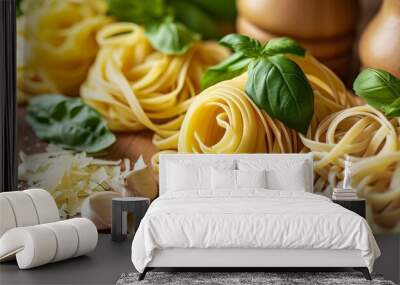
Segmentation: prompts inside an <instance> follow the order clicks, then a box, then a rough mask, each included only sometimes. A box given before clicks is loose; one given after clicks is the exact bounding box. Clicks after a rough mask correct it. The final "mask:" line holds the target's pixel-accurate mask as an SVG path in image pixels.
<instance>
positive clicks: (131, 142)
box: [17, 106, 158, 164]
mask: <svg viewBox="0 0 400 285" xmlns="http://www.w3.org/2000/svg"><path fill="white" fill-rule="evenodd" d="M25 115H26V107H25V106H19V107H18V110H17V125H18V139H17V141H18V143H17V148H18V152H19V151H23V152H25V153H26V154H32V153H38V152H44V151H45V150H46V146H47V143H45V142H43V141H40V140H39V139H38V138H37V137H36V135H35V133H34V132H33V130H32V128H31V127H30V126H29V124H28V123H27V122H26V120H25ZM116 136H117V141H116V143H114V144H113V145H112V146H111V147H110V148H109V149H108V150H107V154H106V155H105V156H104V158H106V159H112V160H118V159H121V158H129V159H130V160H131V162H135V161H136V160H137V159H138V158H139V156H140V155H143V158H144V160H145V162H146V163H147V164H150V159H151V157H152V156H153V155H154V154H155V153H157V151H158V150H157V148H156V147H155V146H154V145H153V143H152V142H151V139H152V136H153V133H152V132H150V131H142V132H137V133H134V132H130V133H119V134H116Z"/></svg>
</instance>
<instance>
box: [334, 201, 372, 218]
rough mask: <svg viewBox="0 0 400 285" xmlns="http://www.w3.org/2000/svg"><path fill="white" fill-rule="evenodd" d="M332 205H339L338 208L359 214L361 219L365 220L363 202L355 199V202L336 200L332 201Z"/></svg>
mask: <svg viewBox="0 0 400 285" xmlns="http://www.w3.org/2000/svg"><path fill="white" fill-rule="evenodd" d="M332 202H333V203H336V204H339V205H340V206H342V207H344V208H346V209H348V210H350V211H352V212H354V213H356V214H359V215H360V216H361V217H363V218H364V219H365V200H364V199H357V200H336V199H332Z"/></svg>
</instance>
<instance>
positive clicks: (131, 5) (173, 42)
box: [107, 0, 236, 55]
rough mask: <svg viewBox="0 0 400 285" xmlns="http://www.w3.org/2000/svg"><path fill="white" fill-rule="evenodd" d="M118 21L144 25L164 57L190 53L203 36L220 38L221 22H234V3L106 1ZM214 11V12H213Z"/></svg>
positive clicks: (208, 0) (232, 0) (209, 0)
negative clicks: (191, 48)
mask: <svg viewBox="0 0 400 285" xmlns="http://www.w3.org/2000/svg"><path fill="white" fill-rule="evenodd" d="M107 1H108V11H109V14H111V15H112V16H114V17H116V18H117V19H118V20H119V21H127V22H134V23H137V24H139V25H143V26H144V27H145V30H146V35H147V37H148V38H149V40H150V43H151V45H152V46H153V47H154V48H155V49H156V50H158V51H160V52H163V53H165V54H173V55H179V54H182V53H184V52H185V51H187V50H188V49H189V48H190V47H191V46H192V45H193V44H194V43H195V42H196V41H198V40H200V35H201V36H202V37H204V38H206V39H208V38H219V37H220V36H221V29H220V27H219V26H218V21H219V20H220V19H225V20H228V21H232V22H233V21H234V19H235V12H236V9H235V0H224V1H219V0H218V1H216V0H107ZM210 11H212V12H210Z"/></svg>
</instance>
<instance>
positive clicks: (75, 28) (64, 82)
mask: <svg viewBox="0 0 400 285" xmlns="http://www.w3.org/2000/svg"><path fill="white" fill-rule="evenodd" d="M21 9H22V11H23V13H24V14H23V16H21V17H19V18H18V22H17V84H18V100H19V102H23V101H25V100H26V99H27V97H28V96H30V95H35V94H43V93H52V92H54V93H63V94H65V95H75V96H78V95H79V87H80V85H81V84H82V82H83V81H84V80H85V78H86V76H87V72H88V70H89V67H90V65H91V64H92V63H93V60H94V58H95V56H96V53H97V50H98V46H97V43H96V33H97V31H98V30H99V29H100V28H101V27H103V26H104V25H106V24H107V23H109V22H111V20H112V19H111V18H110V17H107V16H106V10H107V6H106V3H105V2H104V1H101V0H63V1H59V0H24V1H23V2H22V3H21Z"/></svg>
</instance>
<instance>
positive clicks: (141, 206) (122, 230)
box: [111, 197, 150, 241]
mask: <svg viewBox="0 0 400 285" xmlns="http://www.w3.org/2000/svg"><path fill="white" fill-rule="evenodd" d="M149 205H150V199H149V198H145V197H123V198H113V199H112V225H111V239H112V240H113V241H123V240H125V239H126V238H127V236H128V231H129V230H128V227H129V226H128V220H127V219H128V216H127V215H128V214H129V213H132V214H133V217H134V220H135V231H136V230H137V229H138V227H139V224H140V221H141V220H142V219H143V217H144V215H145V214H146V211H147V208H148V207H149Z"/></svg>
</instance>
